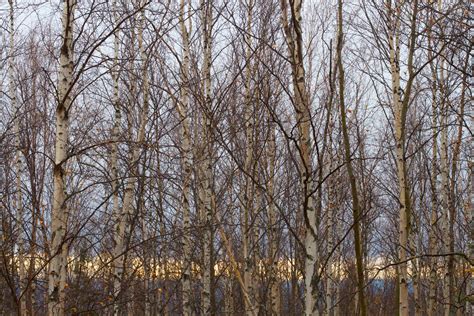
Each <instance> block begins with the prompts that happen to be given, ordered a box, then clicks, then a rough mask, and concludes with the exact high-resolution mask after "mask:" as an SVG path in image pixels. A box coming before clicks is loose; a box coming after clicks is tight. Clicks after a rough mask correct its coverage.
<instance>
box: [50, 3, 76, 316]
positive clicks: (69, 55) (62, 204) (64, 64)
mask: <svg viewBox="0 0 474 316" xmlns="http://www.w3.org/2000/svg"><path fill="white" fill-rule="evenodd" d="M75 6H76V2H75V0H67V1H65V2H64V4H63V14H62V25H63V33H62V39H63V42H62V46H61V54H60V58H59V63H60V65H59V79H58V105H57V108H56V142H55V158H54V170H53V180H54V193H53V209H52V218H51V248H52V253H51V255H52V258H51V261H50V265H49V271H48V274H49V280H48V314H49V315H52V316H53V315H64V299H65V292H64V291H65V285H66V264H67V252H68V251H67V246H66V244H65V240H64V238H65V236H66V230H67V216H68V208H67V205H66V166H65V164H66V159H67V150H68V145H67V143H68V128H69V119H70V118H69V110H70V108H71V100H72V98H71V88H72V85H71V81H72V72H73V50H72V41H73V23H74V9H75Z"/></svg>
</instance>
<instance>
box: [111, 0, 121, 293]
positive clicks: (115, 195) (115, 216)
mask: <svg viewBox="0 0 474 316" xmlns="http://www.w3.org/2000/svg"><path fill="white" fill-rule="evenodd" d="M112 10H113V15H114V23H115V25H117V23H118V12H117V11H118V7H117V0H114V1H113V3H112ZM118 58H119V30H116V31H115V34H114V65H113V72H112V75H113V78H112V80H113V84H114V90H113V100H112V102H113V106H114V125H113V129H112V146H111V147H112V148H111V157H110V169H111V177H112V204H113V210H112V220H113V223H114V228H117V226H116V225H118V223H119V221H120V205H119V181H118V176H119V174H118V142H119V134H120V122H121V119H122V116H121V111H120V99H119V65H118ZM112 238H113V244H114V247H116V246H117V243H118V241H119V238H120V237H119V232H118V231H117V230H116V229H114V230H113V232H112ZM117 264H118V260H114V258H113V259H112V270H113V276H114V279H113V282H114V289H113V292H115V290H116V286H118V281H119V280H117V279H116V278H115V276H116V275H117V274H116V270H117V269H118V266H117ZM112 295H115V293H112Z"/></svg>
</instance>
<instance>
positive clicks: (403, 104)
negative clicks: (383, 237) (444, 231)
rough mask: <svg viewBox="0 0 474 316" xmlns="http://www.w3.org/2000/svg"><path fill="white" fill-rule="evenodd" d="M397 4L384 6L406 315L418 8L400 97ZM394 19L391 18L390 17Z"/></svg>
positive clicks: (405, 312) (402, 303)
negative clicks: (409, 122)
mask: <svg viewBox="0 0 474 316" xmlns="http://www.w3.org/2000/svg"><path fill="white" fill-rule="evenodd" d="M401 5H402V4H397V6H396V8H395V10H393V8H392V7H391V3H390V6H389V7H388V9H389V12H388V14H389V15H390V16H391V17H390V21H389V23H390V28H389V56H390V71H391V75H392V102H393V111H394V120H395V124H394V125H395V146H396V155H395V156H396V165H397V178H398V189H399V198H398V202H399V205H400V222H399V246H398V260H399V261H400V263H399V266H398V271H399V275H398V284H399V315H400V316H408V312H409V306H408V261H407V260H408V249H409V244H408V235H409V231H410V214H411V209H410V195H409V187H408V179H407V172H406V157H405V135H406V128H405V123H406V116H407V112H408V106H409V100H410V95H411V88H412V85H413V80H414V77H415V73H414V71H413V55H414V52H415V44H416V19H417V12H418V1H417V0H415V1H413V10H412V17H411V25H410V35H409V45H408V62H407V69H408V80H407V84H406V87H405V94H404V95H403V99H402V96H401V87H400V81H401V79H400V20H401ZM394 19H395V21H394Z"/></svg>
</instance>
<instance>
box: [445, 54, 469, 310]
mask: <svg viewBox="0 0 474 316" xmlns="http://www.w3.org/2000/svg"><path fill="white" fill-rule="evenodd" d="M468 67H469V57H468V56H466V59H465V62H464V67H463V76H462V85H461V98H460V100H459V103H460V104H459V114H458V121H457V135H456V140H455V143H454V149H453V158H452V162H451V179H450V184H449V189H450V191H449V198H448V200H449V252H450V253H454V252H455V248H454V245H455V234H454V225H455V222H456V184H457V182H456V178H457V173H458V163H459V156H460V154H461V143H462V136H463V126H464V111H465V106H466V91H467V87H468V82H467V80H468ZM455 259H456V258H455V257H454V256H449V258H448V271H449V274H450V275H451V280H450V282H449V303H450V304H449V306H450V310H449V314H450V315H455V314H456V311H457V310H459V306H458V305H459V304H458V303H459V302H457V301H456V297H455V295H454V292H455V290H456V278H455V276H456V260H455Z"/></svg>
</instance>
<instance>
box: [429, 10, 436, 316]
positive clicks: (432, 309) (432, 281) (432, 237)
mask: <svg viewBox="0 0 474 316" xmlns="http://www.w3.org/2000/svg"><path fill="white" fill-rule="evenodd" d="M433 23H434V22H433V16H432V13H431V16H430V22H429V27H428V47H429V48H430V49H428V59H429V60H430V61H431V62H430V68H431V74H432V80H431V81H432V84H431V94H432V97H433V100H432V108H433V110H432V122H431V128H432V138H433V145H432V147H433V149H432V163H431V170H430V177H431V179H430V180H431V214H430V230H429V236H428V253H429V254H435V253H437V251H436V249H435V248H436V228H437V226H438V225H437V223H438V99H437V97H436V95H437V91H438V85H437V75H436V70H435V66H434V58H433V53H432V51H433V49H432V36H431V34H432V33H431V29H432V26H433ZM428 260H429V267H430V275H429V286H428V310H427V314H428V316H433V315H435V314H436V292H437V291H436V289H437V281H438V278H437V264H438V260H437V258H436V257H430V258H428Z"/></svg>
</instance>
